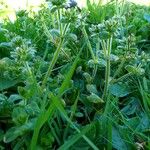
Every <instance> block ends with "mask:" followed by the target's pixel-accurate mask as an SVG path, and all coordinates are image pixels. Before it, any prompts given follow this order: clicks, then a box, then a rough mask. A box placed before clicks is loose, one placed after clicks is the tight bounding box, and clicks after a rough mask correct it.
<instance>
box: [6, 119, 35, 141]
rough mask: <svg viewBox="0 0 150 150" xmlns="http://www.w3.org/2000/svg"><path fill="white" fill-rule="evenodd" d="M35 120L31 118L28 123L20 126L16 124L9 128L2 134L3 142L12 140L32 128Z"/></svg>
mask: <svg viewBox="0 0 150 150" xmlns="http://www.w3.org/2000/svg"><path fill="white" fill-rule="evenodd" d="M34 122H35V120H31V121H30V122H28V123H25V124H24V125H22V126H16V127H12V128H10V129H9V130H8V131H7V132H6V134H5V135H4V142H5V143H9V142H12V141H14V140H15V139H16V138H17V137H19V136H22V135H23V134H25V133H26V132H28V131H30V130H33V128H34Z"/></svg>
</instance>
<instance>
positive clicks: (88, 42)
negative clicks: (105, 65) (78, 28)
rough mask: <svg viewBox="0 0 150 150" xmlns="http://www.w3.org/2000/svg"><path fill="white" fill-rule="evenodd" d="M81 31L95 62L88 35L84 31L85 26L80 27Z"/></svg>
mask: <svg viewBox="0 0 150 150" xmlns="http://www.w3.org/2000/svg"><path fill="white" fill-rule="evenodd" d="M82 32H83V34H84V37H85V38H86V40H87V45H88V48H89V51H90V53H91V56H92V59H93V60H94V62H96V57H95V55H94V52H93V50H92V46H91V43H90V40H89V37H88V35H87V32H86V30H85V26H84V27H83V28H82Z"/></svg>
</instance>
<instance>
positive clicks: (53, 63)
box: [42, 24, 70, 89]
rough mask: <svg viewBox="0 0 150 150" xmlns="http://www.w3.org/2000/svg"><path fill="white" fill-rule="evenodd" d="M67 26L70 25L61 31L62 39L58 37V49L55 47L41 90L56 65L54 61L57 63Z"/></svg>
mask: <svg viewBox="0 0 150 150" xmlns="http://www.w3.org/2000/svg"><path fill="white" fill-rule="evenodd" d="M69 25H70V24H67V25H66V26H65V29H64V31H63V35H62V37H60V41H59V44H58V47H57V49H56V51H55V53H54V57H53V59H52V61H51V62H50V65H49V68H48V71H47V73H46V75H45V77H44V80H43V82H42V89H44V88H45V85H46V82H47V80H48V77H49V76H50V75H51V73H52V70H53V68H54V65H55V64H56V61H57V59H58V56H59V53H60V51H61V48H62V45H63V43H64V35H65V34H66V31H67V29H68V27H69Z"/></svg>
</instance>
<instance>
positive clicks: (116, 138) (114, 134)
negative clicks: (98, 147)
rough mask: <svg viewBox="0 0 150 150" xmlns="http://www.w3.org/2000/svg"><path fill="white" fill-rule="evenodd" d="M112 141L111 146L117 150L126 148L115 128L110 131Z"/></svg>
mask: <svg viewBox="0 0 150 150" xmlns="http://www.w3.org/2000/svg"><path fill="white" fill-rule="evenodd" d="M112 142H113V147H114V148H116V149H117V150H128V148H127V146H126V144H125V142H124V139H122V137H121V135H120V133H119V131H118V130H117V129H116V128H113V131H112Z"/></svg>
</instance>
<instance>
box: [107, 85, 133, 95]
mask: <svg viewBox="0 0 150 150" xmlns="http://www.w3.org/2000/svg"><path fill="white" fill-rule="evenodd" d="M109 90H110V93H111V94H113V95H114V96H116V97H124V96H127V95H128V94H129V93H130V90H129V89H128V88H127V86H126V85H124V84H118V83H116V84H113V85H111V86H110V87H109Z"/></svg>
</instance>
